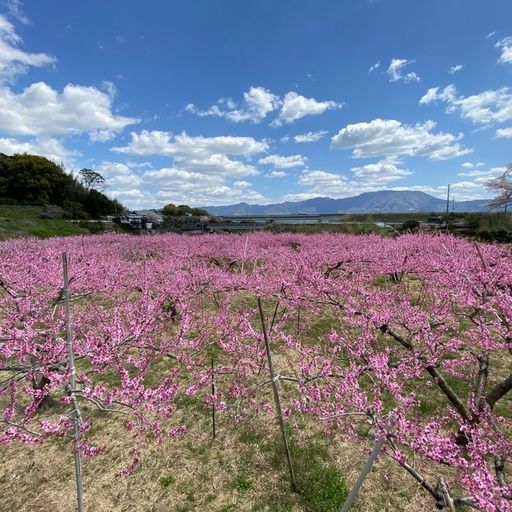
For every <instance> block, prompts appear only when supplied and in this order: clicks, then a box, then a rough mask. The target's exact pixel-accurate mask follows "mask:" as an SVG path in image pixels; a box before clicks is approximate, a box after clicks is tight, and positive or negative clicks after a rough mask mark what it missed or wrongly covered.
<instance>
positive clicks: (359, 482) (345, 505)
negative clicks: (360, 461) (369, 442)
mask: <svg viewBox="0 0 512 512" xmlns="http://www.w3.org/2000/svg"><path fill="white" fill-rule="evenodd" d="M394 421H395V420H394V419H393V418H391V419H390V420H389V423H388V425H387V426H386V432H385V435H384V436H382V437H381V438H380V439H379V440H378V441H377V442H376V443H375V446H374V447H373V450H372V451H371V453H370V456H369V457H368V460H367V461H366V463H365V465H364V466H363V469H362V470H361V474H360V475H359V478H358V479H357V481H356V483H355V484H354V487H352V490H351V491H350V493H349V495H348V496H347V499H346V500H345V503H343V507H342V509H341V512H348V511H349V510H350V507H351V506H352V504H353V503H354V501H355V500H356V498H357V495H358V493H359V490H360V489H361V486H362V485H363V483H364V481H365V480H366V477H367V476H368V473H369V472H370V471H371V469H372V466H373V464H374V463H375V460H376V459H377V456H378V455H379V452H380V450H381V449H382V447H383V446H384V443H385V442H386V438H387V434H389V433H390V431H391V430H392V428H393V424H394Z"/></svg>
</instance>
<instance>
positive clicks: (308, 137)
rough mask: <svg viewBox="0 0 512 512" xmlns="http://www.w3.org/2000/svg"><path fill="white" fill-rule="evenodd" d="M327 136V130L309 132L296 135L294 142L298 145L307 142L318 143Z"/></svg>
mask: <svg viewBox="0 0 512 512" xmlns="http://www.w3.org/2000/svg"><path fill="white" fill-rule="evenodd" d="M326 135H327V131H326V130H319V131H317V132H308V133H302V134H299V135H295V136H294V137H293V140H294V141H295V142H297V143H298V144H303V143H305V142H318V141H319V140H320V139H323V138H324V137H325V136H326Z"/></svg>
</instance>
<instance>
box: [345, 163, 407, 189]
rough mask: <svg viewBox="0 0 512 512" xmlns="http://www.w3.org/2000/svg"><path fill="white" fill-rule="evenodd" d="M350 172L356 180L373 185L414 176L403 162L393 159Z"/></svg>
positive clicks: (356, 168)
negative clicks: (403, 165) (402, 165)
mask: <svg viewBox="0 0 512 512" xmlns="http://www.w3.org/2000/svg"><path fill="white" fill-rule="evenodd" d="M350 170H351V171H352V172H353V173H354V176H355V177H356V178H358V179H360V180H361V181H364V182H368V183H371V184H373V185H376V184H385V183H390V182H392V181H396V180H399V179H402V178H405V177H406V176H410V175H411V174H413V172H412V171H410V170H409V169H403V168H402V167H401V162H400V161H399V160H398V159H397V158H393V157H390V158H386V159H385V160H380V161H379V162H375V163H372V164H367V165H364V166H362V167H353V168H352V169H350Z"/></svg>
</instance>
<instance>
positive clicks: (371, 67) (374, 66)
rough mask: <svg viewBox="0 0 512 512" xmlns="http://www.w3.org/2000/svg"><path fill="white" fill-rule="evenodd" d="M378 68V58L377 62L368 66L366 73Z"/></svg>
mask: <svg viewBox="0 0 512 512" xmlns="http://www.w3.org/2000/svg"><path fill="white" fill-rule="evenodd" d="M379 68H380V60H379V61H378V62H376V63H375V64H374V65H373V66H370V67H369V68H368V73H372V72H373V71H375V70H376V69H379Z"/></svg>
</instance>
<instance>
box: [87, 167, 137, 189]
mask: <svg viewBox="0 0 512 512" xmlns="http://www.w3.org/2000/svg"><path fill="white" fill-rule="evenodd" d="M95 170H96V171H97V172H99V173H100V174H101V175H102V176H103V177H104V178H105V184H106V185H107V187H108V188H110V187H114V189H120V187H121V189H122V188H123V187H128V188H129V189H130V188H133V187H138V186H139V185H142V184H143V180H142V178H141V176H140V175H139V174H137V173H135V172H133V170H132V169H131V167H130V166H129V165H127V164H124V163H119V162H101V164H100V165H99V166H97V167H96V169H95Z"/></svg>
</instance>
